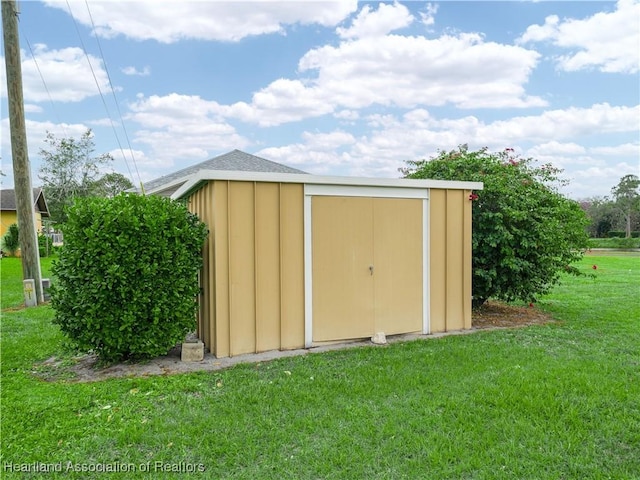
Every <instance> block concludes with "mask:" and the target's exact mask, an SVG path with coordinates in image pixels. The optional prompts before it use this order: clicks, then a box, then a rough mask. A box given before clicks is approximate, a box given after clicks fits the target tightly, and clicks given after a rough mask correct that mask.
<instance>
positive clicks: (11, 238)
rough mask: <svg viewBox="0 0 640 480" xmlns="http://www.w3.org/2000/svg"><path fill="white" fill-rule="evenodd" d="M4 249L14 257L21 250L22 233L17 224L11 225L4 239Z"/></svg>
mask: <svg viewBox="0 0 640 480" xmlns="http://www.w3.org/2000/svg"><path fill="white" fill-rule="evenodd" d="M2 248H3V249H4V250H6V251H7V253H8V254H9V255H11V256H14V255H15V254H16V252H17V251H18V249H19V248H20V231H19V230H18V225H17V224H15V223H12V224H11V225H9V228H8V229H7V233H5V234H4V237H2Z"/></svg>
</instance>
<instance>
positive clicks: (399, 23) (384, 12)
mask: <svg viewBox="0 0 640 480" xmlns="http://www.w3.org/2000/svg"><path fill="white" fill-rule="evenodd" d="M411 22H413V15H411V13H409V9H408V8H407V7H405V6H404V5H401V4H399V3H393V4H384V3H380V4H379V5H378V9H377V10H374V11H371V7H369V5H365V6H364V7H362V10H360V13H358V16H357V17H356V18H354V19H353V22H352V23H351V26H350V27H349V28H342V27H338V28H337V29H336V33H337V34H338V36H340V37H341V38H344V39H354V38H369V37H381V36H384V35H386V34H388V33H389V32H392V31H394V30H398V29H400V28H404V27H408V26H409V25H410V24H411Z"/></svg>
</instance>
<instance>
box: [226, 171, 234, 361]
mask: <svg viewBox="0 0 640 480" xmlns="http://www.w3.org/2000/svg"><path fill="white" fill-rule="evenodd" d="M231 270H232V269H231V182H230V181H229V180H227V302H228V307H227V308H228V310H229V318H228V319H227V332H228V336H229V339H228V340H229V356H230V357H233V349H232V346H231V343H232V342H231V339H232V335H231V324H232V323H233V322H232V318H233V314H232V304H231V289H232V284H231Z"/></svg>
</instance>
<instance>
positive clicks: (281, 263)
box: [278, 182, 284, 350]
mask: <svg viewBox="0 0 640 480" xmlns="http://www.w3.org/2000/svg"><path fill="white" fill-rule="evenodd" d="M282 252H283V248H282V182H278V268H279V271H278V284H279V288H278V297H279V299H280V301H279V305H278V312H279V315H278V350H282V317H283V315H284V311H283V305H284V302H283V299H282V288H283V283H282V272H283V270H284V268H283V260H282Z"/></svg>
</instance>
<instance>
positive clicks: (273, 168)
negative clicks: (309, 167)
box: [144, 150, 306, 196]
mask: <svg viewBox="0 0 640 480" xmlns="http://www.w3.org/2000/svg"><path fill="white" fill-rule="evenodd" d="M204 170H224V171H236V172H270V173H292V174H305V173H306V172H303V171H302V170H298V169H297V168H292V167H288V166H286V165H282V164H280V163H276V162H272V161H271V160H267V159H266V158H262V157H258V156H256V155H251V154H250V153H245V152H242V151H240V150H233V151H231V152H229V153H225V154H223V155H219V156H217V157H214V158H211V159H209V160H205V161H204V162H201V163H197V164H196V165H192V166H190V167H187V168H183V169H182V170H178V171H177V172H173V173H170V174H169V175H165V176H164V177H160V178H156V179H155V180H151V181H150V182H146V183H145V184H144V188H145V191H146V192H147V193H157V194H159V195H167V196H168V195H171V194H172V193H173V192H175V191H176V190H177V189H178V188H179V187H180V185H181V184H182V183H184V181H186V178H187V177H191V176H193V175H194V174H196V173H198V172H200V171H204ZM182 180H184V181H182ZM174 187H175V188H174Z"/></svg>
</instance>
